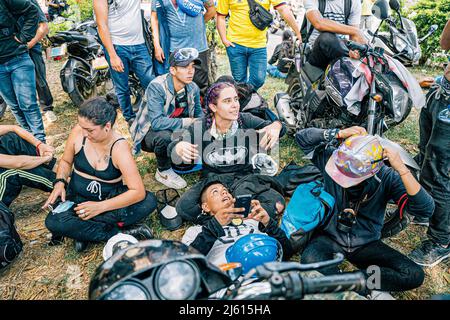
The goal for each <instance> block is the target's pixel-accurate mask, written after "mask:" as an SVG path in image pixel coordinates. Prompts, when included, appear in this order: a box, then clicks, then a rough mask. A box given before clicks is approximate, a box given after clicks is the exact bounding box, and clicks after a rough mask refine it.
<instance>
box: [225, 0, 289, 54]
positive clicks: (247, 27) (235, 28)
mask: <svg viewBox="0 0 450 320" xmlns="http://www.w3.org/2000/svg"><path fill="white" fill-rule="evenodd" d="M256 1H257V2H258V3H259V4H260V5H262V6H263V7H264V8H265V9H267V10H269V9H270V5H272V6H273V7H276V6H278V5H280V4H282V3H285V0H256ZM249 12H250V7H249V5H248V2H247V0H218V3H217V13H219V14H221V15H223V16H227V15H228V14H230V18H229V20H228V28H227V39H228V40H230V41H231V42H233V43H237V44H239V45H241V46H245V47H249V48H264V47H265V46H266V41H267V38H266V33H267V29H266V30H263V31H262V30H259V29H258V28H256V27H255V26H254V25H253V24H252V22H251V21H250V17H249Z"/></svg>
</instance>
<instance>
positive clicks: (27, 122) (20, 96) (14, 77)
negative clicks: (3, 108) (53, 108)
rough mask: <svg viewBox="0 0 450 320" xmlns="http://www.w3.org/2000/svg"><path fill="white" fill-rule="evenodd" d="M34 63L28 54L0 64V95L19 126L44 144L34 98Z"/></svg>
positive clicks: (41, 123)
mask: <svg viewBox="0 0 450 320" xmlns="http://www.w3.org/2000/svg"><path fill="white" fill-rule="evenodd" d="M34 69H35V67H34V63H33V61H32V60H31V58H30V55H29V54H28V53H23V54H20V55H18V56H16V57H14V58H12V59H11V60H9V61H7V62H6V63H3V64H0V95H1V96H2V97H3V99H4V100H5V102H6V104H7V105H9V106H10V107H11V111H12V113H13V114H14V117H15V118H16V121H17V122H18V123H19V125H20V126H21V127H22V128H24V129H25V130H27V131H29V132H31V133H32V134H33V135H34V136H35V137H36V138H37V139H39V140H40V141H42V142H45V131H44V123H43V121H42V115H41V111H40V110H39V105H38V103H37V96H36V75H35V70H34Z"/></svg>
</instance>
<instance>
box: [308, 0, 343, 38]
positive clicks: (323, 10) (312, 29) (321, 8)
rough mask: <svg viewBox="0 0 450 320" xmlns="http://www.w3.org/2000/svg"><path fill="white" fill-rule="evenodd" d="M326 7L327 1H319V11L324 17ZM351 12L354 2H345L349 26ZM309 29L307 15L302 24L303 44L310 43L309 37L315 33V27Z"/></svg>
mask: <svg viewBox="0 0 450 320" xmlns="http://www.w3.org/2000/svg"><path fill="white" fill-rule="evenodd" d="M325 5H326V0H319V11H320V14H321V15H323V14H324V12H325ZM351 10H352V0H344V14H345V24H348V18H349V17H350V13H351ZM307 29H308V19H307V18H306V15H305V18H304V19H303V23H302V28H301V30H300V31H301V34H302V39H303V43H308V40H309V37H310V36H311V34H312V33H313V31H314V27H313V26H312V25H310V27H309V30H307Z"/></svg>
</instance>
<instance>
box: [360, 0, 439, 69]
mask: <svg viewBox="0 0 450 320" xmlns="http://www.w3.org/2000/svg"><path fill="white" fill-rule="evenodd" d="M389 6H390V8H391V9H392V10H393V11H394V12H395V13H396V15H397V17H393V16H388V17H387V18H386V19H383V20H381V22H380V24H379V26H378V28H377V29H376V31H375V33H372V32H371V31H370V30H365V32H364V35H365V37H366V38H367V39H371V40H370V44H371V45H372V46H374V47H379V48H383V49H384V51H385V53H386V54H388V55H389V56H391V57H393V58H396V59H397V60H399V61H400V62H401V63H402V64H403V65H405V66H412V65H417V64H418V63H419V59H420V57H421V56H422V51H421V49H420V44H421V43H422V42H423V41H424V40H425V39H427V38H428V37H429V36H431V35H432V34H433V33H434V32H436V30H437V29H438V25H437V24H433V25H431V26H430V28H429V30H428V33H427V34H426V35H425V36H423V37H422V38H418V36H417V28H416V25H415V24H414V22H413V21H411V20H409V19H407V18H405V17H402V15H401V13H400V3H399V2H398V1H397V0H390V1H389ZM385 25H386V26H387V28H388V29H389V31H385V32H381V31H380V30H381V29H382V28H383V26H385Z"/></svg>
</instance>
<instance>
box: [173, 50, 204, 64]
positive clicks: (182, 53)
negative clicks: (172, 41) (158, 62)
mask: <svg viewBox="0 0 450 320" xmlns="http://www.w3.org/2000/svg"><path fill="white" fill-rule="evenodd" d="M174 57H175V60H176V61H185V60H193V59H197V58H198V51H197V49H195V48H183V49H180V50H178V51H177V52H175V55H174Z"/></svg>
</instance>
